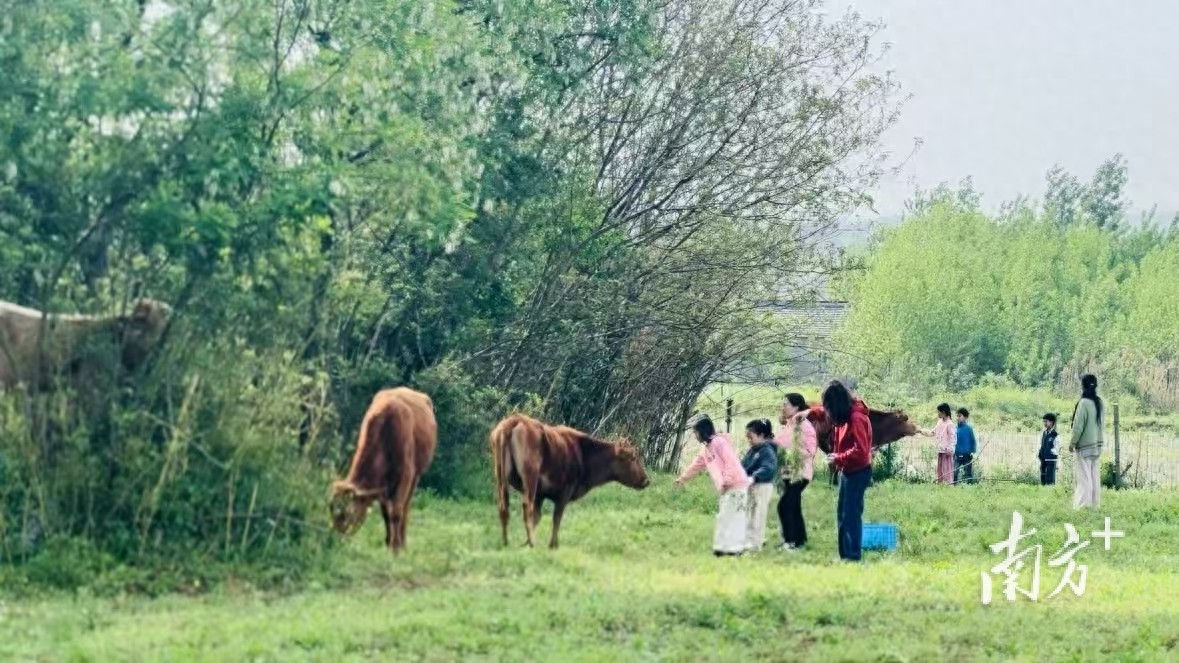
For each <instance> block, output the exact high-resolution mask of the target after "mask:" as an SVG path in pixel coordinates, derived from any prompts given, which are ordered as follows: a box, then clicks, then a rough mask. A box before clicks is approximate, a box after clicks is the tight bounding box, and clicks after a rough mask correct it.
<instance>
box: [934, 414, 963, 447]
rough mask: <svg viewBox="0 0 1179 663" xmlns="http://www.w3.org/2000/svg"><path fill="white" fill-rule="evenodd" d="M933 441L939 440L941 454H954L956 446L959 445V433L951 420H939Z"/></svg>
mask: <svg viewBox="0 0 1179 663" xmlns="http://www.w3.org/2000/svg"><path fill="white" fill-rule="evenodd" d="M933 439H935V440H937V452H938V453H939V454H952V453H954V445H955V444H957V443H958V431H957V430H956V428H955V427H954V422H953V421H952V420H950V419H938V420H937V425H936V426H934V427H933Z"/></svg>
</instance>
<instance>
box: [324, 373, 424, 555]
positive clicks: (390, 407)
mask: <svg viewBox="0 0 1179 663" xmlns="http://www.w3.org/2000/svg"><path fill="white" fill-rule="evenodd" d="M437 444H438V424H437V423H436V422H435V420H434V403H433V401H431V400H430V397H429V396H427V395H425V394H423V393H421V392H418V391H414V390H412V389H407V388H405V387H398V388H396V389H385V390H383V391H380V392H378V393H377V395H376V396H374V397H373V400H372V404H371V405H369V408H368V412H367V413H366V414H365V415H364V421H363V423H361V425H360V439H359V441H358V442H357V445H356V453H355V455H353V457H352V469H351V470H349V472H348V478H346V479H343V480H340V481H336V482H335V483H333V484H332V499H331V506H330V511H331V515H332V524H333V526H334V527H335V529H336V531H337V532H339V533H341V534H351V533H352V532H355V531H356V530H357V529H359V527H360V525H361V524H363V523H364V519H365V516H367V515H368V510H369V507H371V506H372V503H373V502H380V505H381V514H382V515H383V516H384V518H385V545H387V546H389V549H390V550H392V551H393V552H394V553H395V554H396V553H400V552H401V550H402V549H404V548H405V527H406V524H407V523H408V522H409V503H410V498H411V497H412V496H413V493H414V490H415V489H416V488H417V486H418V481H419V480H420V479H421V478H422V475H423V474H425V472H426V470H427V469H428V468H429V467H430V462H431V461H432V460H433V459H434V448H435V446H437Z"/></svg>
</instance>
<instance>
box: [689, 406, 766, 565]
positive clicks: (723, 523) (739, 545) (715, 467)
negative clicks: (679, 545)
mask: <svg viewBox="0 0 1179 663" xmlns="http://www.w3.org/2000/svg"><path fill="white" fill-rule="evenodd" d="M693 428H694V429H695V431H696V439H697V440H699V441H700V443H701V444H702V445H703V447H702V448H701V449H700V453H698V454H697V455H696V458H695V460H693V461H692V464H691V465H689V466H688V469H686V470H684V473H683V474H681V475H680V477H679V478H678V479H676V480H675V483H676V485H683V483H684V482H686V481H687V480H688V479H691V478H692V477H694V476H696V475H697V474H699V473H700V472H701V470H707V471H708V476H709V478H711V479H712V485H713V486H715V487H716V491H717V493H719V494H720V497H719V508H718V509H717V514H716V528H715V530H714V531H713V535H712V550H713V552H714V553H715V554H716V556H717V557H720V556H722V555H740V554H741V553H742V552H745V538H746V536H745V535H746V527H747V524H748V516H747V515H746V510H747V508H748V506H747V503H746V499H747V493H748V489H749V484H750V483H752V482H751V481H750V479H749V476H748V475H747V474H745V469H744V468H742V467H741V459H740V458H738V456H737V451H736V449H734V448H733V443H732V441H731V440H730V439H729V437H728V435H725V434H722V433H717V432H716V428H715V427H714V426H713V425H712V420H711V419H709V418H708V417H703V418H701V419H700V420H699V421H697V422H696V424H695V425H694V426H693Z"/></svg>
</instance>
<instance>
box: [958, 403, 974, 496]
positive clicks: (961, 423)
mask: <svg viewBox="0 0 1179 663" xmlns="http://www.w3.org/2000/svg"><path fill="white" fill-rule="evenodd" d="M977 450H978V441H977V439H976V438H975V437H974V428H972V427H971V426H970V411H969V410H967V409H966V408H964V407H960V408H958V429H957V440H956V441H955V443H954V483H958V472H959V470H961V471H962V475H963V476H962V480H963V481H965V482H966V483H974V452H975V451H977Z"/></svg>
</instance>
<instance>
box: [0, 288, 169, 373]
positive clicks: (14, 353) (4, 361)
mask: <svg viewBox="0 0 1179 663" xmlns="http://www.w3.org/2000/svg"><path fill="white" fill-rule="evenodd" d="M171 312H172V307H170V306H168V305H167V304H165V303H163V302H159V301H156V300H154V299H139V300H137V301H136V302H135V304H134V306H133V307H132V309H131V312H130V314H126V315H116V316H98V315H71V314H48V315H46V314H43V313H42V312H41V311H38V310H36V309H31V308H26V307H24V306H17V305H16V304H11V303H9V302H3V301H0V389H4V388H7V387H12V386H15V385H16V384H18V383H21V382H23V383H26V384H27V385H28V386H29V388H30V389H31V390H32V391H40V390H43V389H46V388H48V387H49V386H50V385H51V384H52V382H53V378H54V376H56V375H57V374H59V373H63V372H65V373H69V374H71V375H78V374H81V373H86V372H89V371H91V370H96V369H98V368H99V367H98V366H94V365H92V364H93V363H94V362H95V361H102V358H101V354H102V346H103V345H104V344H105V345H106V346H108V347H110V348H111V349H112V350H114V349H116V348H117V349H118V352H119V363H120V364H122V366H123V367H124V368H126V369H128V370H134V369H135V368H137V367H138V366H139V365H141V364H142V363H143V362H144V360H145V359H147V356H148V354H149V353H150V352H151V350H152V349H153V348H154V347H155V346H156V344H157V343H159V341H160V338H161V336H163V333H164V328H165V327H166V326H167V323H168V318H169V316H170V315H171ZM88 350H89V351H96V350H97V351H99V358H98V359H95V358H94V357H92V356H88V355H87V351H88Z"/></svg>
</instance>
